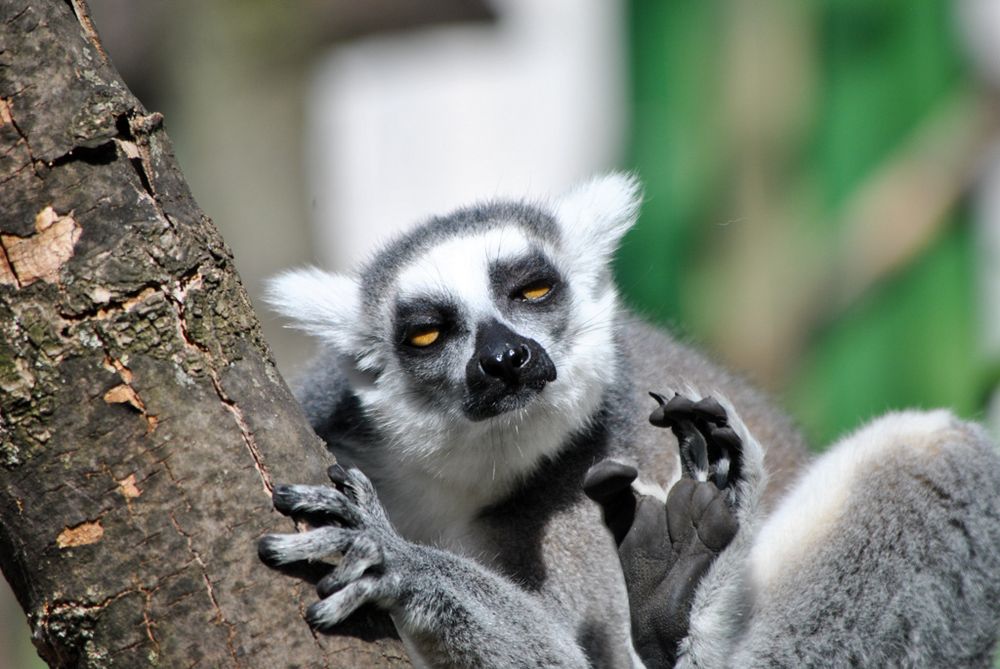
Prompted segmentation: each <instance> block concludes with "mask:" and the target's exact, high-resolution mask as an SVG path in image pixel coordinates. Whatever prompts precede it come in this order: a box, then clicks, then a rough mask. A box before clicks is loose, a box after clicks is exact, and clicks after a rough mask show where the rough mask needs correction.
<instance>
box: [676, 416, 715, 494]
mask: <svg viewBox="0 0 1000 669" xmlns="http://www.w3.org/2000/svg"><path fill="white" fill-rule="evenodd" d="M671 429H672V430H673V432H674V435H675V436H676V437H677V445H678V446H679V447H680V456H681V467H682V469H683V471H684V475H685V476H686V477H688V478H692V479H695V480H697V481H705V480H706V479H707V477H708V444H707V443H706V442H705V437H704V436H703V435H702V434H701V432H700V431H699V430H698V428H697V427H696V426H695V424H694V423H692V422H691V421H689V420H679V421H678V422H677V423H675V424H674V425H672V426H671Z"/></svg>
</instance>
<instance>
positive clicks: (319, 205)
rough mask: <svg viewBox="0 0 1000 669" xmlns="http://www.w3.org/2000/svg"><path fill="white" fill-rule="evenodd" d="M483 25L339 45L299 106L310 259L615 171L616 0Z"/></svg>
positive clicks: (571, 0)
mask: <svg viewBox="0 0 1000 669" xmlns="http://www.w3.org/2000/svg"><path fill="white" fill-rule="evenodd" d="M495 7H496V10H497V12H498V15H499V20H498V21H497V23H496V24H494V25H491V26H470V27H447V28H437V29H432V30H424V31H420V32H410V33H405V34H396V35H385V36H380V37H376V38H369V39H365V40H361V41H358V42H354V43H349V44H347V45H344V46H340V47H338V48H336V49H335V50H333V51H332V52H331V53H330V54H329V56H328V57H327V58H325V59H324V60H323V61H322V62H321V63H320V64H319V66H318V67H317V69H316V72H315V77H314V79H313V86H312V98H311V101H310V104H309V105H308V114H307V124H306V125H307V133H308V135H307V136H308V142H307V146H308V147H309V157H308V161H309V162H308V173H309V174H310V178H311V186H312V197H313V207H312V211H313V224H314V226H315V228H314V233H315V241H316V244H317V248H315V249H314V250H315V252H316V256H317V257H318V258H320V259H321V260H322V261H323V262H324V263H325V264H326V265H328V267H330V268H333V269H345V268H348V267H351V266H353V265H356V264H357V262H358V261H359V260H360V259H362V258H363V257H364V256H365V254H366V253H368V252H369V251H370V250H371V249H372V248H373V246H375V245H376V243H377V241H378V240H379V239H384V238H385V236H386V235H387V234H390V233H391V232H392V231H395V230H398V229H401V228H404V227H406V226H409V225H412V224H413V223H416V222H418V221H420V220H421V219H424V218H426V217H428V216H430V215H433V214H441V213H446V212H448V211H449V210H451V209H453V208H455V207H458V206H461V205H465V204H469V203H471V202H474V201H476V200H480V199H483V198H488V197H494V196H505V195H507V196H514V197H523V196H525V195H536V196H542V195H545V194H554V193H558V192H560V191H562V190H564V189H566V188H567V187H568V186H570V185H571V184H572V183H574V182H575V181H577V180H579V179H582V178H585V177H587V176H590V175H592V174H594V173H596V172H600V171H604V170H607V169H609V168H613V167H614V166H616V165H617V164H618V163H619V162H620V159H621V154H622V151H623V144H624V137H625V97H626V92H627V91H626V80H625V73H626V63H625V44H624V26H623V11H624V7H623V3H622V2H621V0H545V1H544V2H538V0H502V1H497V2H496V3H495Z"/></svg>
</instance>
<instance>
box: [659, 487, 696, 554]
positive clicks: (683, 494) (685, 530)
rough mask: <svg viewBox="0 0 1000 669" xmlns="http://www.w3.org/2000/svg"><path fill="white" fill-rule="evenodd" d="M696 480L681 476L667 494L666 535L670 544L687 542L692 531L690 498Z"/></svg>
mask: <svg viewBox="0 0 1000 669" xmlns="http://www.w3.org/2000/svg"><path fill="white" fill-rule="evenodd" d="M698 485H699V484H698V482H697V481H695V480H693V479H690V478H683V479H681V480H680V481H678V482H677V483H675V484H674V487H672V488H671V489H670V492H669V493H668V494H667V514H666V515H667V536H668V537H669V539H670V543H671V545H676V544H680V543H685V542H687V541H688V540H689V539H690V537H691V535H692V534H693V533H694V528H693V526H692V524H691V498H692V496H693V495H694V492H695V489H696V488H697V487H698Z"/></svg>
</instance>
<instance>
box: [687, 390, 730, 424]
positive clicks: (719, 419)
mask: <svg viewBox="0 0 1000 669" xmlns="http://www.w3.org/2000/svg"><path fill="white" fill-rule="evenodd" d="M694 411H695V413H696V414H698V417H699V418H701V419H702V420H704V421H706V422H709V423H715V424H716V425H723V424H725V423H726V420H727V414H726V410H725V409H724V408H723V406H722V405H721V404H719V401H718V400H717V399H715V398H714V397H703V398H702V399H700V400H698V401H697V402H695V403H694Z"/></svg>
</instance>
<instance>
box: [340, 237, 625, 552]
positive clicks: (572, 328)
mask: <svg viewBox="0 0 1000 669" xmlns="http://www.w3.org/2000/svg"><path fill="white" fill-rule="evenodd" d="M538 245H539V243H538V242H535V244H534V246H535V247H536V248H537V247H538ZM532 246H533V245H532V244H531V243H530V242H529V240H528V239H527V238H526V237H525V236H524V233H523V232H522V231H521V230H520V229H519V228H517V227H514V226H509V227H503V228H499V229H496V230H493V231H489V232H487V233H484V234H480V235H473V236H469V237H461V238H456V239H452V240H449V241H447V242H444V243H442V244H441V245H439V246H437V247H434V248H433V249H431V250H430V251H429V252H428V253H427V254H425V255H423V256H421V257H419V258H417V259H416V260H414V261H413V262H412V263H411V264H410V265H409V266H407V267H405V268H404V269H403V270H402V271H401V272H400V274H399V279H398V281H397V288H396V291H397V293H396V295H397V296H398V297H399V298H402V299H406V298H419V297H430V298H432V299H435V298H437V299H447V300H448V301H451V302H454V303H456V304H458V305H460V308H461V310H462V312H463V314H462V316H463V318H465V319H467V322H466V326H467V327H468V328H469V329H470V331H474V329H475V326H476V324H477V323H479V322H481V321H483V320H486V319H491V318H492V319H496V320H498V321H499V322H501V323H504V324H505V325H507V326H508V327H510V328H511V329H512V330H514V331H515V332H518V333H519V334H521V335H522V336H525V337H530V338H532V339H534V340H535V341H537V342H538V343H539V344H540V345H541V346H542V347H543V348H545V350H546V352H547V353H548V354H549V356H550V357H551V358H552V362H553V364H554V365H555V367H556V373H557V378H556V380H555V381H553V382H551V383H549V384H548V385H546V387H545V389H544V390H542V392H541V393H540V394H539V396H538V397H536V398H535V399H534V400H533V401H532V402H531V403H530V404H529V405H528V406H526V407H525V408H523V409H521V410H519V411H515V412H508V413H506V414H502V415H500V416H496V417H493V418H490V419H487V420H484V421H478V422H472V421H470V420H468V419H467V418H466V417H465V416H464V414H462V412H461V407H459V406H454V407H450V409H449V410H447V411H445V412H440V411H430V410H427V409H426V405H424V404H421V402H420V401H419V399H420V398H413V397H411V395H409V393H408V392H407V383H406V377H405V373H404V372H403V370H402V369H401V368H400V367H399V365H398V362H397V361H396V360H395V358H394V356H389V355H386V356H383V357H384V358H385V359H386V370H385V372H384V373H383V374H382V375H381V376H380V378H379V381H378V382H377V383H376V384H375V386H373V387H371V388H366V389H362V390H360V391H359V395H360V397H361V399H362V403H363V404H364V406H366V407H368V409H369V411H371V413H372V416H373V418H374V419H375V421H376V422H377V424H378V425H379V427H380V429H382V430H384V431H386V432H387V433H388V434H390V435H391V441H390V448H391V450H392V456H393V457H392V461H393V462H392V465H391V466H390V465H389V464H388V463H386V465H385V467H384V471H385V475H388V476H393V478H394V479H396V483H395V484H394V485H393V486H390V488H391V489H392V490H393V491H394V492H393V493H390V498H389V499H385V500H384V502H385V503H386V504H387V506H388V508H389V509H390V514H391V515H392V517H393V521H394V522H395V523H396V524H397V525H398V526H399V527H400V529H401V531H403V532H404V533H406V534H409V535H410V536H411V537H412V538H418V539H423V540H427V541H435V542H439V541H440V540H441V539H440V536H439V535H440V533H442V532H455V531H457V530H456V528H461V527H462V526H463V522H462V520H463V518H464V516H465V515H466V514H473V513H475V511H476V510H478V509H479V508H481V507H482V506H483V505H485V504H488V503H490V502H493V501H496V500H497V499H498V498H499V497H500V496H501V495H502V494H504V493H505V492H506V491H507V490H509V489H510V487H511V486H512V485H513V484H514V483H515V482H516V481H517V480H519V478H520V477H522V476H524V475H526V474H528V473H530V472H531V471H532V470H533V469H534V468H535V467H536V466H537V464H538V463H539V462H540V461H541V459H542V457H544V456H546V455H550V454H553V453H554V452H556V451H557V450H558V449H559V448H560V447H561V446H562V445H563V444H564V443H565V442H566V439H567V438H568V436H569V435H570V434H572V433H573V432H575V431H577V430H580V429H581V428H583V427H584V426H585V424H586V422H587V420H588V419H589V417H590V416H591V415H592V414H593V413H594V412H595V411H596V410H597V408H598V406H599V404H600V400H601V397H602V395H603V392H604V389H605V388H606V387H607V384H608V383H609V381H610V380H611V379H612V377H613V376H614V373H615V370H614V354H613V351H614V343H613V338H614V320H615V314H616V311H617V295H616V292H615V290H614V288H613V286H611V285H608V286H606V289H605V290H604V291H602V292H600V293H599V294H598V295H594V294H593V293H592V292H591V291H589V290H585V291H580V290H578V289H577V288H576V286H575V283H574V282H575V280H576V278H577V277H576V276H575V275H574V274H573V273H572V263H571V262H569V261H568V259H567V258H566V257H565V254H563V253H560V252H559V251H557V250H556V249H554V248H549V247H547V246H545V245H543V246H542V250H543V252H545V253H546V254H547V255H548V256H549V258H550V259H551V260H552V261H553V262H554V264H555V265H556V266H557V268H558V269H559V270H560V271H561V272H562V273H563V276H564V278H566V287H565V289H566V290H568V291H569V295H568V298H569V301H568V303H567V308H568V310H569V314H570V316H569V322H568V325H567V327H566V329H565V332H564V333H563V334H562V335H561V336H560V337H559V338H558V339H557V338H555V337H554V336H553V334H552V333H550V332H548V331H547V329H546V328H545V327H543V325H542V324H541V323H537V324H533V323H532V322H531V319H530V318H519V319H518V322H516V323H511V322H510V321H509V320H508V319H507V318H506V317H505V316H504V314H503V313H502V312H501V310H500V309H499V308H498V305H497V304H496V303H495V302H494V296H493V294H492V291H491V290H490V277H489V266H490V264H491V263H493V262H495V261H497V260H511V259H515V258H517V257H519V256H522V255H524V254H526V253H528V252H529V251H530V250H531V248H532ZM388 309H389V307H387V312H386V314H385V316H386V319H388V317H389V313H390V312H389V311H388ZM533 325H534V327H533ZM473 339H474V337H473V336H469V337H467V339H466V342H465V347H464V349H463V350H462V351H461V354H460V355H459V356H458V357H459V358H460V359H461V360H462V361H463V363H462V364H461V365H455V366H454V369H453V375H454V376H453V381H454V383H456V384H462V383H464V382H465V365H464V361H467V360H468V359H470V357H471V356H472V355H473V347H474V341H473ZM388 345H389V344H388V343H387V346H388ZM390 357H391V358H392V359H391V360H390ZM400 465H403V466H400ZM390 470H391V471H390ZM391 472H395V474H393V473H391ZM397 493H398V495H397ZM397 497H398V499H393V498H397ZM457 498H458V499H457ZM415 499H416V500H420V502H419V504H414V500H415ZM456 514H458V515H459V516H462V517H456ZM428 517H432V518H435V519H436V520H439V521H440V522H436V523H435V525H436V526H437V527H435V528H429V527H428V525H427V518H428ZM464 519H466V520H467V518H464ZM428 532H430V533H431V536H428V535H427V533H428Z"/></svg>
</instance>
